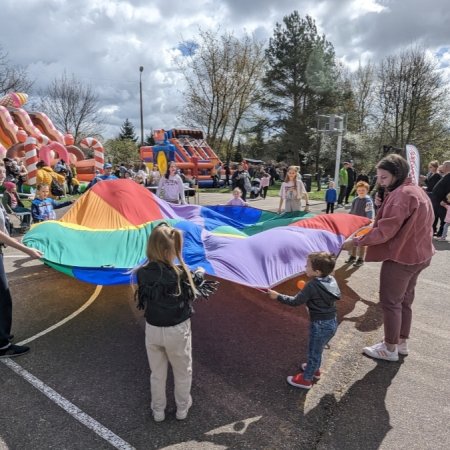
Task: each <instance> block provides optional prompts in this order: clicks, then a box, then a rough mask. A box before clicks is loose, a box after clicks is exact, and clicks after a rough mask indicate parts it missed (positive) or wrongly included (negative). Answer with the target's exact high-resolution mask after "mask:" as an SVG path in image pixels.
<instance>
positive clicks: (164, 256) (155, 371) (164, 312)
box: [136, 222, 215, 422]
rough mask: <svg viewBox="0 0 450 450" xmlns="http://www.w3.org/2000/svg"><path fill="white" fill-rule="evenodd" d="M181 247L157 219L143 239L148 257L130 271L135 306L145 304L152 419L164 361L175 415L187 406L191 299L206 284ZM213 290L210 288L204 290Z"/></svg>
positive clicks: (158, 418)
mask: <svg viewBox="0 0 450 450" xmlns="http://www.w3.org/2000/svg"><path fill="white" fill-rule="evenodd" d="M182 247H183V237H182V234H181V231H179V230H177V229H175V228H172V227H170V226H169V225H167V224H166V223H164V222H162V223H161V224H160V225H158V226H157V227H156V228H154V229H153V231H152V233H151V235H150V238H149V240H148V243H147V251H146V253H147V259H148V262H147V263H146V264H145V265H144V266H142V267H140V268H138V269H137V271H136V278H137V285H138V289H137V291H136V299H137V301H138V308H139V309H145V320H146V326H145V346H146V348H147V356H148V360H149V364H150V370H151V376H150V389H151V395H152V401H151V409H152V412H153V419H154V420H155V422H162V421H163V420H164V419H165V409H166V403H167V399H166V379H167V369H168V363H169V362H170V365H171V366H172V370H173V376H174V382H175V392H174V393H175V403H176V405H177V412H176V418H177V419H178V420H184V419H186V417H187V415H188V411H189V408H190V407H191V406H192V397H191V384H192V346H191V342H192V334H191V320H190V317H191V315H192V313H193V309H192V302H193V301H194V299H195V297H196V296H197V294H198V291H199V290H200V294H201V295H203V296H206V295H205V294H204V293H203V292H202V291H201V289H203V287H204V286H205V284H207V283H212V282H208V281H204V279H203V273H204V271H203V269H197V271H196V272H194V274H193V275H191V272H190V271H189V269H188V268H187V266H186V264H185V263H184V260H183V256H182ZM175 260H178V262H179V264H180V265H179V266H177V265H176V264H175ZM214 290H215V288H212V289H210V291H209V293H212V292H214Z"/></svg>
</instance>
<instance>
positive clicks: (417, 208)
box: [346, 154, 434, 361]
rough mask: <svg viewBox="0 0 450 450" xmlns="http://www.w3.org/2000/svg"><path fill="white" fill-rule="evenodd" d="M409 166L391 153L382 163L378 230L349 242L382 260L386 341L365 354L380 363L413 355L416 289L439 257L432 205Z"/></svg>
mask: <svg viewBox="0 0 450 450" xmlns="http://www.w3.org/2000/svg"><path fill="white" fill-rule="evenodd" d="M408 174H409V165H408V162H407V161H406V160H405V159H404V158H402V157H401V156H400V155H395V154H392V155H388V156H386V157H385V158H383V159H382V160H381V161H380V162H379V163H378V165H377V181H378V183H379V184H380V186H381V187H383V188H384V190H385V196H384V200H383V203H382V205H381V207H380V209H379V210H378V212H377V215H376V218H375V222H374V224H373V229H372V230H371V231H370V232H369V233H368V234H366V235H364V236H361V237H353V238H350V239H349V240H348V241H347V242H346V244H347V245H348V244H350V243H352V244H353V245H356V246H368V249H367V256H366V261H382V265H381V272H380V303H381V307H382V310H383V319H384V340H383V342H381V343H378V344H375V345H373V346H371V347H365V348H364V349H363V352H364V353H365V354H366V355H368V356H370V357H372V358H377V359H385V360H387V361H398V355H399V353H400V354H401V355H407V354H408V346H407V339H408V338H409V333H410V330H411V320H412V310H411V304H412V302H413V300H414V289H415V286H416V283H417V278H418V277H419V274H420V272H422V270H424V269H425V268H426V267H428V266H429V265H430V262H431V258H432V256H433V254H434V247H433V243H432V240H433V231H432V225H433V220H434V214H433V207H432V205H431V202H430V199H429V197H428V195H427V194H426V193H425V192H424V190H423V189H422V188H420V187H419V186H417V185H415V184H413V183H412V181H411V179H410V178H409V177H408Z"/></svg>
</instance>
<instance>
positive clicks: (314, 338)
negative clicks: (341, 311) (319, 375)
mask: <svg viewBox="0 0 450 450" xmlns="http://www.w3.org/2000/svg"><path fill="white" fill-rule="evenodd" d="M336 330H337V319H336V318H334V319H328V320H314V321H312V322H311V324H310V326H309V350H308V362H307V363H306V370H305V372H304V373H303V378H304V379H305V380H312V379H313V375H314V373H315V372H316V370H319V369H320V365H321V364H322V352H323V349H324V348H325V345H327V344H328V342H329V341H330V340H331V338H332V337H333V336H334V335H335V334H336Z"/></svg>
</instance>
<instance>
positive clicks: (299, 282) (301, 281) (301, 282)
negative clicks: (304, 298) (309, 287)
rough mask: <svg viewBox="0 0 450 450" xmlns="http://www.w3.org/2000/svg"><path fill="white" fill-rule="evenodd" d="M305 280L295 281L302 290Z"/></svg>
mask: <svg viewBox="0 0 450 450" xmlns="http://www.w3.org/2000/svg"><path fill="white" fill-rule="evenodd" d="M305 284H306V283H305V280H298V281H297V287H298V288H299V289H300V290H302V289H303V288H304V287H305Z"/></svg>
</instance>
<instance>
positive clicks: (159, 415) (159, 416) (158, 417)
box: [153, 411, 166, 422]
mask: <svg viewBox="0 0 450 450" xmlns="http://www.w3.org/2000/svg"><path fill="white" fill-rule="evenodd" d="M165 418H166V415H165V414H164V411H163V412H159V411H153V420H154V421H155V422H163V421H164V420H165Z"/></svg>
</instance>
